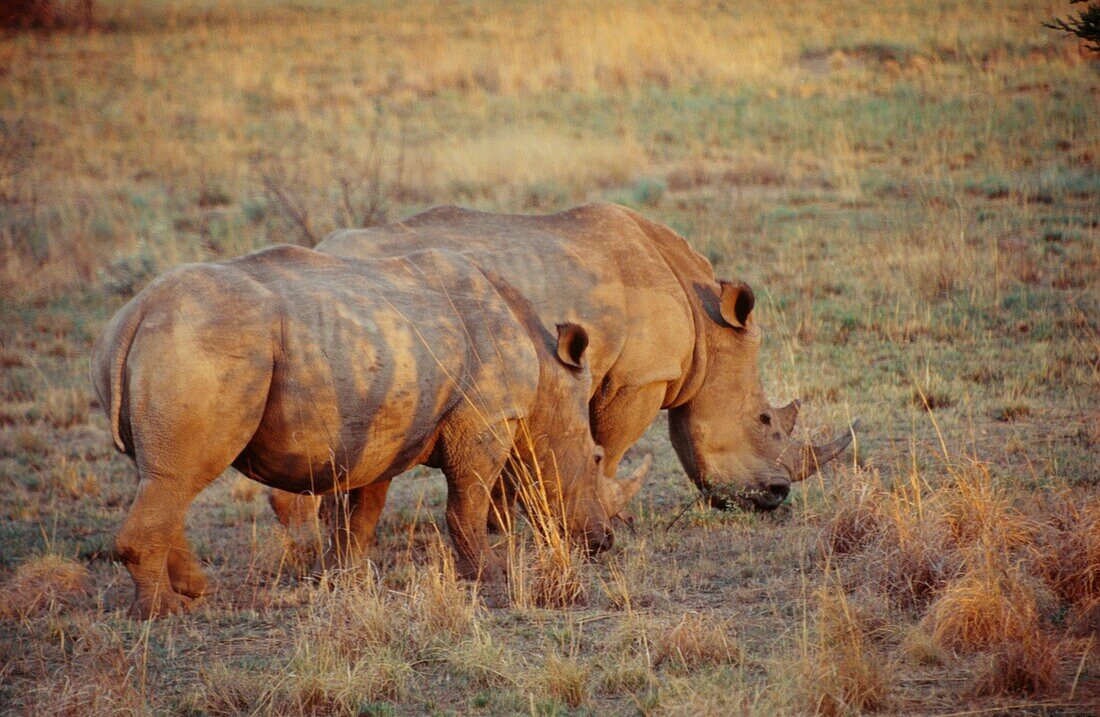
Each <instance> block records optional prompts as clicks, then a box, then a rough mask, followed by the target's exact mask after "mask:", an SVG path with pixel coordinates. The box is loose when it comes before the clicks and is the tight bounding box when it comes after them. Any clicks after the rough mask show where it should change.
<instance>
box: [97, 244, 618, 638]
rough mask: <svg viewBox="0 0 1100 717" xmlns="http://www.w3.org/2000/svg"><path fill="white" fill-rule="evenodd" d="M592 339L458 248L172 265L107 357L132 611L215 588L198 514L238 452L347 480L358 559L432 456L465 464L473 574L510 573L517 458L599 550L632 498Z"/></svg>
mask: <svg viewBox="0 0 1100 717" xmlns="http://www.w3.org/2000/svg"><path fill="white" fill-rule="evenodd" d="M551 326H553V324H551ZM587 345H588V337H587V333H586V331H585V329H584V328H582V326H581V325H579V324H576V323H570V322H562V323H560V324H558V325H557V330H556V332H554V331H553V330H547V329H546V328H544V324H543V323H542V322H541V321H540V320H539V317H538V316H537V315H536V314H535V312H534V311H533V310H532V308H531V307H530V305H529V304H527V303H526V302H525V301H524V300H523V298H522V297H521V296H520V295H519V294H518V293H517V292H516V291H515V290H514V289H513V288H512V287H510V286H509V285H508V284H507V282H505V281H503V280H501V279H500V278H499V277H495V276H493V275H492V274H491V273H490V272H485V271H483V270H482V269H481V268H479V267H478V266H476V265H474V264H472V263H471V262H470V261H469V260H467V259H466V258H464V257H462V256H460V255H458V254H454V253H451V252H446V251H437V250H430V251H422V252H417V253H414V254H411V255H409V256H407V257H401V258H393V259H386V260H378V261H372V262H366V261H358V260H354V259H346V258H340V257H336V256H332V255H328V254H321V253H318V252H315V251H312V250H309V249H304V248H300V247H289V246H283V247H276V248H271V249H266V250H262V251H259V252H255V253H253V254H249V255H246V256H244V257H241V258H238V259H233V260H229V261H223V262H216V263H209V264H196V265H189V266H184V267H181V268H178V269H175V270H173V271H171V272H169V273H168V274H166V275H164V276H162V277H160V278H159V279H157V280H156V281H154V282H153V283H152V284H150V285H149V286H148V287H147V288H146V289H145V290H144V291H142V292H141V293H140V294H138V296H136V297H135V298H134V299H133V300H132V301H131V302H130V303H128V304H127V305H126V306H124V307H123V308H122V309H121V310H120V311H119V312H118V313H117V314H116V315H115V316H114V318H113V319H112V320H111V321H110V322H109V323H108V325H107V326H106V328H105V329H104V331H103V333H102V335H101V336H100V337H99V339H98V340H97V341H96V344H95V347H94V349H93V355H92V377H93V382H94V384H95V389H96V392H97V394H98V395H99V398H100V400H101V402H102V404H103V406H104V407H105V408H106V410H107V413H108V416H109V418H110V423H111V430H112V433H113V437H114V442H115V445H116V447H117V448H118V449H119V450H120V451H123V452H125V453H127V454H129V455H130V456H131V457H132V458H133V459H134V461H135V463H136V464H137V468H138V475H139V483H138V490H137V497H136V499H135V500H134V503H133V506H132V507H131V509H130V512H129V515H128V516H127V518H126V520H125V522H124V523H123V525H122V529H121V530H120V532H119V534H118V537H117V541H116V548H117V554H118V555H119V557H120V558H121V559H122V560H123V562H124V563H125V564H126V567H127V568H128V569H129V571H130V574H131V576H132V577H133V579H134V583H135V597H134V603H133V607H132V612H133V614H134V615H136V616H140V617H147V616H153V615H159V614H163V613H168V612H174V611H178V610H181V609H185V608H187V607H188V606H189V604H190V601H191V598H194V597H196V596H198V595H200V594H202V593H203V591H204V589H205V586H206V583H205V579H204V577H203V575H202V571H201V569H200V567H199V565H198V562H197V561H196V559H195V557H194V556H193V555H192V553H191V551H190V549H189V548H188V545H187V541H186V538H185V536H184V516H185V514H186V512H187V509H188V506H189V505H190V503H191V501H192V499H193V498H194V497H195V496H196V495H197V494H198V493H199V491H201V490H202V489H203V488H205V487H206V486H207V485H208V484H209V483H210V482H211V481H213V480H214V479H215V478H216V477H217V476H218V475H219V474H220V473H221V472H222V471H224V470H225V469H226V468H227V467H229V466H230V465H232V466H233V467H235V468H237V469H238V470H239V471H241V472H242V473H244V474H245V475H247V476H249V477H251V478H253V479H255V480H257V481H260V482H262V483H265V484H267V485H270V486H274V487H276V488H279V489H282V490H285V491H291V492H295V493H301V492H307V491H308V492H311V493H326V492H331V491H333V490H342V491H347V492H348V494H349V505H350V510H349V513H348V514H347V515H344V516H341V517H339V518H338V520H337V526H336V531H335V533H334V536H333V540H332V546H331V548H330V549H331V550H333V553H334V556H335V558H337V559H342V560H344V561H354V560H356V559H357V557H358V556H359V554H360V553H361V551H362V549H363V547H364V546H365V545H366V543H367V541H368V540H369V537H370V535H371V534H372V533H373V531H374V527H375V523H376V521H377V519H378V514H379V512H380V511H381V509H382V505H383V503H384V499H385V494H386V490H387V488H388V486H389V482H390V479H391V478H392V477H393V476H396V475H397V474H399V473H402V472H403V471H405V470H406V469H408V468H410V467H412V466H413V465H416V464H426V465H430V466H434V467H439V468H441V469H442V470H443V472H444V473H445V474H446V477H447V526H448V529H449V532H450V534H451V538H452V540H453V542H454V545H455V549H456V552H457V556H458V561H457V564H458V567H459V570H460V571H461V572H462V574H464V575H467V576H480V577H482V579H485V580H490V581H491V580H494V579H495V578H496V576H497V575H498V573H499V570H500V563H499V562H498V561H497V560H496V559H495V558H494V557H493V556H492V553H491V551H490V549H489V545H488V540H487V537H486V533H485V530H486V518H487V512H488V510H489V505H490V498H489V493H490V489H491V487H492V486H493V485H494V484H495V483H496V481H497V477H498V475H499V474H500V472H501V469H502V467H503V466H504V465H505V463H506V461H507V460H508V459H509V458H510V457H511V458H512V459H514V460H517V461H520V462H521V463H522V464H523V465H524V466H526V467H527V469H529V470H530V471H532V472H538V473H541V474H542V475H543V476H544V478H543V480H542V483H543V485H544V488H545V489H546V491H547V494H548V496H549V500H548V501H547V503H548V504H549V505H551V506H560V510H561V511H564V515H561V514H559V516H558V518H559V519H560V520H561V521H562V522H563V523H564V524H565V525H567V526H568V528H569V529H570V531H571V532H572V533H573V534H574V535H575V536H577V537H578V538H580V539H582V540H583V541H585V543H586V544H587V546H588V547H589V549H590V550H599V549H602V548H605V547H607V546H608V545H609V544H610V541H611V531H610V527H609V525H610V523H609V516H608V513H609V511H610V512H612V513H613V512H617V507H615V506H605V504H604V502H603V501H602V500H601V491H602V490H603V488H602V486H603V484H604V482H605V481H607V480H608V479H606V478H605V477H604V473H603V472H602V471H601V470H600V468H599V460H600V458H601V456H602V449H600V448H599V447H598V446H596V444H595V443H594V441H593V439H592V432H591V430H590V427H589V424H588V412H587V407H586V403H587V401H588V397H589V395H590V394H591V374H590V371H589V369H588V362H587V351H586V348H587ZM517 433H522V434H523V435H529V436H534V437H535V438H536V440H532V441H516V442H515V443H514V441H513V439H514V437H515V436H517ZM516 446H519V447H518V448H517V447H516ZM524 446H526V447H525V448H524ZM536 464H537V465H536ZM554 469H556V470H554ZM603 492H604V493H606V491H603Z"/></svg>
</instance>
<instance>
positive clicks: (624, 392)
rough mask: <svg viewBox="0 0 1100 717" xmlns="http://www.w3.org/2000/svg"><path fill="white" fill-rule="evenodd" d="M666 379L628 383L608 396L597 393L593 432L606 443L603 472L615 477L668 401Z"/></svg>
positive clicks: (593, 403) (598, 442)
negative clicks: (645, 384)
mask: <svg viewBox="0 0 1100 717" xmlns="http://www.w3.org/2000/svg"><path fill="white" fill-rule="evenodd" d="M666 389H667V385H666V384H664V383H652V384H649V385H647V386H643V387H641V388H635V387H630V386H627V387H624V388H621V389H618V390H616V391H614V392H613V393H610V394H609V395H608V396H607V398H604V397H603V396H602V395H601V393H602V391H601V393H597V394H596V396H595V397H594V398H593V399H592V404H591V415H592V436H593V437H594V438H595V439H596V443H597V444H598V445H601V446H603V449H604V459H603V472H604V475H606V476H607V477H608V478H614V477H615V475H616V474H617V473H618V470H619V463H620V462H622V460H623V455H624V454H625V453H626V451H627V449H629V448H630V447H631V446H633V445H634V444H635V443H637V442H638V439H639V438H641V437H642V434H643V433H645V431H646V429H647V428H649V425H650V424H651V423H653V419H654V418H656V417H657V414H658V413H659V412H660V410H661V404H662V403H663V402H664V398H665V390H666Z"/></svg>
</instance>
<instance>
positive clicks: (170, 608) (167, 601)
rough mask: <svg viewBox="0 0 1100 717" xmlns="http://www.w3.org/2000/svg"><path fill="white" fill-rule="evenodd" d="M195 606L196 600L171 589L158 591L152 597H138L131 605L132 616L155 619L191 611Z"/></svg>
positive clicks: (134, 617)
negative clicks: (163, 591) (162, 591)
mask: <svg viewBox="0 0 1100 717" xmlns="http://www.w3.org/2000/svg"><path fill="white" fill-rule="evenodd" d="M194 606H195V600H193V599H191V598H189V597H187V596H186V595H180V594H179V593H177V592H174V591H170V592H166V593H157V594H156V595H153V596H152V597H136V598H134V602H133V604H131V605H130V617H131V618H132V619H134V620H153V619H156V618H158V617H164V616H166V615H176V614H181V613H185V612H189V611H190V610H191V608H193V607H194Z"/></svg>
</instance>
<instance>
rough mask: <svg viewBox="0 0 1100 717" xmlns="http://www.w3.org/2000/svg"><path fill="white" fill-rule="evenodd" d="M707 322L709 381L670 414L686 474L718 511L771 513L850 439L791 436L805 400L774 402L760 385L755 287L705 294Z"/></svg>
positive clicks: (724, 288) (733, 286) (727, 286)
mask: <svg viewBox="0 0 1100 717" xmlns="http://www.w3.org/2000/svg"><path fill="white" fill-rule="evenodd" d="M700 294H701V297H702V298H703V307H704V310H705V313H706V315H707V318H708V319H709V320H708V321H707V326H706V329H705V332H706V336H705V341H706V348H707V351H706V357H707V365H706V367H705V376H704V379H703V381H702V383H701V384H700V385H699V387H698V389H697V390H696V391H695V392H694V394H693V395H692V396H691V398H689V399H688V400H687V401H686V402H685V403H683V404H681V405H679V406H676V407H675V408H672V409H671V410H670V411H669V431H670V435H671V439H672V445H673V447H674V448H675V449H676V454H677V455H678V456H679V458H680V462H681V463H682V464H683V466H684V469H685V470H686V471H687V473H688V476H689V477H690V478H691V479H692V481H693V482H694V483H695V485H696V486H697V487H698V488H699V490H700V491H701V492H702V494H703V496H704V498H706V500H707V501H708V502H709V503H710V504H711V505H712V506H714V507H716V508H720V509H729V508H731V507H733V506H740V507H752V508H756V509H760V510H772V509H774V508H776V507H778V506H779V504H780V503H782V502H783V500H784V499H785V498H786V497H787V494H788V493H789V492H790V489H791V484H792V483H796V482H798V481H801V480H805V479H806V478H808V477H810V476H811V475H813V474H814V473H815V472H816V471H817V469H818V468H819V467H820V466H822V465H824V464H825V463H827V462H829V461H831V460H832V459H834V458H836V457H837V456H838V455H839V454H840V453H841V452H842V451H843V450H844V449H845V448H846V447H847V446H848V444H849V443H851V441H852V434H851V432H847V433H844V434H841V435H840V436H839V437H837V438H836V439H835V440H834V441H832V442H830V443H827V444H824V445H812V444H809V443H805V442H802V441H798V440H795V439H794V438H793V432H794V427H795V423H796V421H797V420H798V410H799V406H800V402H799V401H798V400H795V401H793V402H791V403H790V404H788V405H786V406H783V407H781V408H776V407H774V406H772V405H771V404H770V403H768V400H767V398H766V397H765V395H764V388H763V385H762V384H761V382H760V367H759V359H760V340H761V331H760V328H759V327H758V326H757V325H756V323H755V322H754V321H753V316H752V310H753V306H754V305H755V299H754V297H753V293H752V289H750V288H749V287H748V285H746V284H732V283H728V282H720V292H718V294H717V295H715V293H714V292H713V291H709V292H703V291H701V292H700Z"/></svg>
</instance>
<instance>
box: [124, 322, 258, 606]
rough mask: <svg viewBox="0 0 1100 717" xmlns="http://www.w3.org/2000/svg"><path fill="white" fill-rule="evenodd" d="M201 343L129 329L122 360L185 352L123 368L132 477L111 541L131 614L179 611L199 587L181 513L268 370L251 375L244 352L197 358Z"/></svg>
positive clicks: (254, 406) (252, 407) (214, 470)
mask: <svg viewBox="0 0 1100 717" xmlns="http://www.w3.org/2000/svg"><path fill="white" fill-rule="evenodd" d="M201 348H202V345H201V344H198V345H195V344H194V343H190V345H188V343H182V348H181V342H180V341H179V340H178V337H176V336H172V335H168V336H165V335H163V334H156V333H153V334H151V335H150V336H149V337H148V338H144V337H142V336H141V335H140V334H139V336H138V339H137V340H136V341H135V344H134V346H133V348H132V349H131V359H132V358H133V356H163V355H169V356H172V355H189V356H192V357H193V358H192V360H191V361H189V362H186V363H184V364H183V365H181V366H180V367H178V368H177V369H176V370H174V371H165V370H164V369H163V367H162V366H161V365H160V364H159V363H156V362H150V363H149V364H144V363H142V362H141V361H140V360H139V361H133V360H131V362H130V364H129V373H130V375H129V384H128V396H129V399H128V400H129V408H128V410H127V412H126V415H127V420H128V422H129V426H130V434H131V435H132V438H133V449H134V461H135V463H136V464H137V468H138V476H139V480H138V489H137V496H136V497H135V498H134V502H133V504H132V505H131V507H130V511H129V513H128V514H127V516H126V519H125V520H124V521H123V524H122V528H121V530H120V531H119V533H118V536H117V538H116V539H115V547H116V553H117V555H118V556H119V558H120V559H121V560H122V562H123V563H125V565H126V567H127V569H128V570H129V571H130V575H131V576H132V577H133V579H134V586H135V594H134V602H133V605H132V607H131V614H132V615H133V616H134V617H138V618H150V617H158V616H161V615H166V614H170V613H173V612H181V611H184V610H187V609H188V608H189V607H190V606H191V602H192V597H193V596H198V595H201V594H202V593H203V591H204V590H205V587H206V581H205V577H203V575H202V569H201V567H200V566H199V563H198V561H197V560H196V559H195V557H194V555H193V554H192V552H191V550H190V548H189V547H188V545H187V538H186V536H185V534H184V520H185V518H186V516H187V510H188V508H189V507H190V505H191V502H192V501H193V500H194V498H195V496H197V495H198V494H199V493H200V492H201V491H202V490H203V489H204V488H206V486H208V485H209V484H210V483H212V482H213V481H214V480H215V479H216V478H217V477H218V476H219V475H221V473H222V472H223V471H224V470H225V469H226V468H228V467H229V466H230V465H231V464H232V463H233V461H234V460H235V459H236V458H237V456H238V455H239V454H240V453H241V452H242V451H243V450H244V448H245V447H246V446H247V445H248V443H249V441H250V440H251V439H252V436H253V435H254V434H255V433H256V430H257V428H258V427H259V425H260V421H261V419H262V417H263V412H264V406H265V405H266V403H267V393H268V387H269V385H270V381H271V373H270V370H268V371H267V372H266V373H264V372H263V371H260V372H257V371H255V369H254V367H255V363H254V362H253V361H252V360H250V359H249V358H247V357H246V356H242V357H239V358H238V357H232V356H209V355H207V356H203V355H202V352H201ZM186 349H190V350H189V351H188V350H186ZM203 359H205V360H203Z"/></svg>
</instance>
